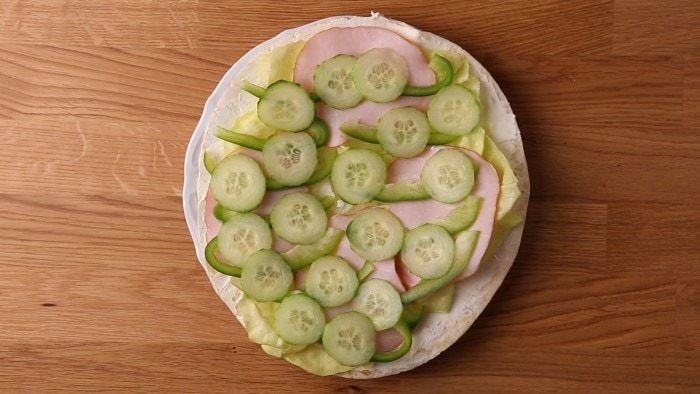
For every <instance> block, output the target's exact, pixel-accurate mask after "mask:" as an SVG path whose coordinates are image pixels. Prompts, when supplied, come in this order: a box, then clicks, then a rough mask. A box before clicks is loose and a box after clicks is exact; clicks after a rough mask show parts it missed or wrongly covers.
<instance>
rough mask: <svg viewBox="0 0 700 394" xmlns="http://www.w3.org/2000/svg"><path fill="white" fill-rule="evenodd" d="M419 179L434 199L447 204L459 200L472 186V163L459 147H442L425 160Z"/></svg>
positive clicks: (466, 194)
mask: <svg viewBox="0 0 700 394" xmlns="http://www.w3.org/2000/svg"><path fill="white" fill-rule="evenodd" d="M420 180H421V183H422V184H423V187H424V188H425V191H426V192H427V193H428V194H429V195H430V197H432V198H434V199H435V200H438V201H440V202H444V203H448V204H450V203H453V202H457V201H461V200H463V199H464V198H465V197H467V196H468V195H469V193H470V192H471V191H472V188H473V187H474V164H472V161H471V160H470V159H469V157H468V156H467V155H466V154H464V152H462V151H461V150H459V149H442V150H440V151H439V152H437V153H435V154H434V155H432V156H430V157H429V158H428V160H426V161H425V164H424V165H423V169H422V170H421V173H420Z"/></svg>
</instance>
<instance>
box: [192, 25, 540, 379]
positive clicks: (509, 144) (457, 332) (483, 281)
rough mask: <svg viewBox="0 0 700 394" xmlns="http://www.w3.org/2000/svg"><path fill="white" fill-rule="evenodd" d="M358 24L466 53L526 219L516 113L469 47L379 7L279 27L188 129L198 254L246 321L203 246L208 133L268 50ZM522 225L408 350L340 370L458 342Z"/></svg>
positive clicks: (233, 109)
mask: <svg viewBox="0 0 700 394" xmlns="http://www.w3.org/2000/svg"><path fill="white" fill-rule="evenodd" d="M355 26H376V27H382V28H384V29H388V30H391V31H394V32H396V33H398V34H400V35H401V36H403V37H404V38H406V39H408V40H409V41H412V42H414V43H416V44H418V45H419V46H421V47H423V48H431V49H434V50H446V51H454V52H457V53H460V54H463V55H464V56H465V57H466V58H467V60H468V62H469V65H470V74H471V75H473V76H475V77H476V78H478V80H479V81H480V83H481V89H480V100H481V103H482V104H483V106H484V112H483V113H482V122H483V123H484V124H485V125H486V127H485V128H486V129H487V130H488V134H489V136H490V137H491V139H492V140H493V141H494V142H495V143H496V145H497V147H498V149H499V150H500V151H501V152H502V153H503V154H504V156H505V158H506V159H507V160H508V162H509V164H510V166H511V168H512V169H513V171H514V173H515V176H516V178H517V189H519V192H520V197H519V198H518V200H517V202H516V203H515V205H514V206H513V209H512V210H511V213H514V214H517V215H519V217H520V218H522V219H523V222H524V219H525V214H526V210H527V204H528V197H529V190H530V182H529V176H528V171H527V164H526V160H525V155H524V151H523V145H522V140H521V136H520V131H519V129H518V125H517V123H516V120H515V115H514V114H513V112H512V110H511V108H510V105H509V103H508V101H507V99H506V97H505V95H504V94H503V92H502V91H501V89H500V88H499V87H498V85H497V84H496V82H495V81H494V80H493V78H492V77H491V76H490V75H489V73H488V72H487V71H486V69H485V68H484V67H483V66H482V65H481V64H479V62H478V61H477V60H476V59H474V58H473V57H472V56H471V55H469V54H468V53H467V52H466V51H464V50H463V49H462V48H460V47H458V46H457V45H455V44H453V43H452V42H449V41H447V40H445V39H443V38H441V37H439V36H436V35H434V34H431V33H427V32H421V31H419V30H417V29H415V28H414V27H411V26H409V25H407V24H405V23H402V22H399V21H395V20H391V19H387V18H385V17H383V16H381V15H379V14H376V13H373V14H372V15H371V16H370V17H357V16H340V17H331V18H327V19H322V20H319V21H316V22H313V23H310V24H308V25H305V26H301V27H298V28H295V29H291V30H288V31H284V32H282V33H280V34H279V35H278V36H276V37H274V38H272V39H270V40H268V41H266V42H264V43H262V44H260V45H259V46H257V47H256V48H254V49H253V50H251V51H250V52H249V53H247V54H246V55H245V56H243V57H242V58H241V59H240V60H239V61H238V62H237V63H236V64H235V65H234V66H233V67H231V69H230V70H229V71H228V72H227V73H226V74H225V75H224V77H223V78H222V80H221V81H220V83H219V84H218V86H217V87H216V89H215V90H214V92H213V94H212V95H211V96H210V98H209V99H208V100H207V102H206V105H205V108H204V113H203V115H202V117H201V119H200V121H199V123H198V124H197V127H196V129H195V131H194V133H193V135H192V138H191V141H190V144H189V146H188V149H187V153H186V157H185V182H184V189H183V206H184V210H185V216H186V219H187V224H188V227H189V230H190V233H191V235H192V238H193V240H194V244H195V248H196V252H197V257H198V260H199V262H200V264H201V265H202V267H203V268H204V270H205V271H206V273H207V275H208V276H209V279H210V281H211V283H212V286H213V287H214V289H215V290H216V292H217V294H218V295H219V296H220V297H221V299H222V300H223V301H224V302H225V303H226V305H227V306H228V307H229V308H230V310H231V311H232V312H233V313H234V314H235V315H236V316H237V318H238V319H239V321H241V323H242V324H244V323H243V321H242V319H241V316H240V313H239V310H238V305H239V303H240V302H241V299H242V296H243V294H242V292H241V291H240V290H238V288H236V287H235V286H233V285H232V284H231V278H230V277H229V276H226V275H223V274H221V273H219V272H217V271H215V270H213V269H212V268H211V267H210V266H209V265H208V264H207V262H206V259H205V257H204V248H205V246H206V224H205V220H204V217H205V211H204V207H205V203H204V200H205V196H206V194H207V189H208V183H209V174H208V172H207V171H206V169H205V168H204V165H203V160H202V157H203V152H204V151H205V150H207V151H213V152H218V153H219V154H220V155H222V156H223V154H224V152H223V151H222V149H223V148H222V147H221V144H220V140H219V139H217V138H216V137H214V135H213V134H214V131H215V130H216V128H217V126H220V125H230V124H232V122H233V120H234V119H235V118H236V117H237V116H239V115H241V114H242V113H243V112H244V111H245V110H246V109H248V108H250V106H251V105H253V104H254V103H255V101H256V98H255V97H252V96H251V95H249V94H248V93H246V92H243V91H242V90H241V89H240V86H241V83H242V81H244V80H247V81H250V82H253V83H261V82H265V81H261V78H260V73H259V71H260V70H259V69H258V65H257V63H256V59H258V58H259V57H260V56H266V55H268V54H270V53H271V52H272V50H273V49H275V48H280V47H284V46H286V45H289V44H293V43H295V42H298V41H299V40H306V39H308V38H309V37H311V36H313V35H314V34H315V33H317V32H319V31H322V30H325V29H328V28H332V27H355ZM298 50H299V48H297V46H295V45H289V51H290V53H294V51H298ZM514 186H515V184H514ZM522 231H523V223H520V224H518V225H516V226H515V227H514V228H513V229H512V230H511V231H510V232H508V233H507V235H506V236H505V238H504V239H503V241H502V243H501V246H500V247H499V248H497V249H496V250H490V251H489V253H488V254H487V256H486V258H485V260H484V261H482V263H481V267H480V268H479V270H478V271H477V273H476V274H474V275H472V276H470V277H468V278H467V279H465V280H463V281H461V282H459V283H458V284H457V285H456V286H455V297H454V302H453V304H452V307H451V310H450V311H449V312H447V313H430V314H426V316H425V317H424V318H423V321H422V322H421V324H420V325H419V327H418V328H417V329H416V330H415V331H414V332H413V347H412V349H411V351H410V352H409V353H408V354H407V355H406V356H404V357H402V358H400V359H398V360H396V361H393V362H389V363H374V364H373V365H372V366H371V367H369V368H366V367H356V368H355V369H353V370H351V371H348V372H345V373H342V374H340V375H339V376H343V377H347V378H357V379H366V378H377V377H382V376H387V375H393V374H397V373H400V372H404V371H408V370H411V369H413V368H415V367H417V366H419V365H422V364H424V363H426V362H428V361H429V360H431V359H433V358H435V357H436V356H437V355H439V354H440V353H441V352H443V351H444V350H446V349H447V348H448V347H449V346H451V345H452V344H453V343H455V342H456V341H457V340H458V339H459V338H460V337H461V336H462V335H463V334H464V333H465V332H466V331H467V329H469V327H470V326H471V325H472V324H473V323H474V321H475V320H476V318H477V317H478V316H479V314H481V312H482V311H483V310H484V308H485V307H486V305H487V304H488V302H489V301H490V300H491V298H492V297H493V295H494V293H495V292H496V290H497V289H498V287H499V286H500V285H501V283H502V281H503V279H504V277H505V275H506V273H507V272H508V270H509V269H510V267H511V265H512V264H513V261H514V260H515V257H516V254H517V251H518V248H519V246H520V241H521V237H522ZM494 238H496V237H495V236H494ZM244 325H245V324H244Z"/></svg>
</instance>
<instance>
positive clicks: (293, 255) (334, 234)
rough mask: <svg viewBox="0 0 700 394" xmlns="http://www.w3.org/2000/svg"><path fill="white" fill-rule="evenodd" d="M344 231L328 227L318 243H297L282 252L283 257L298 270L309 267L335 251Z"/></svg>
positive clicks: (293, 268)
mask: <svg viewBox="0 0 700 394" xmlns="http://www.w3.org/2000/svg"><path fill="white" fill-rule="evenodd" d="M343 235H344V232H343V231H342V230H338V229H337V228H333V227H328V229H326V233H325V234H324V235H323V237H321V239H319V240H318V241H317V242H316V243H313V244H311V245H296V246H295V247H293V248H292V249H290V250H288V251H286V252H284V253H282V258H283V259H284V260H285V261H286V262H287V264H289V266H290V267H292V270H294V271H298V270H300V269H302V268H305V267H308V266H309V265H310V264H311V263H313V262H314V261H316V260H318V259H319V258H321V257H323V256H326V255H329V254H331V253H333V252H334V251H335V250H336V249H337V248H338V245H339V244H340V241H341V240H342V239H343Z"/></svg>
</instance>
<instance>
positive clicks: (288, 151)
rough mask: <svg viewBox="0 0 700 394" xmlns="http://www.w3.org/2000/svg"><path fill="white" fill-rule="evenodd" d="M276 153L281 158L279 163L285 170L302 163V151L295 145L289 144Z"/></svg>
mask: <svg viewBox="0 0 700 394" xmlns="http://www.w3.org/2000/svg"><path fill="white" fill-rule="evenodd" d="M275 153H277V156H278V157H279V158H280V159H279V162H280V164H282V166H283V167H284V168H285V169H290V168H291V167H292V166H293V165H295V164H299V162H301V150H300V149H299V148H297V147H296V146H295V145H294V144H291V143H287V144H284V147H282V148H280V149H278V150H277V151H276V152H275Z"/></svg>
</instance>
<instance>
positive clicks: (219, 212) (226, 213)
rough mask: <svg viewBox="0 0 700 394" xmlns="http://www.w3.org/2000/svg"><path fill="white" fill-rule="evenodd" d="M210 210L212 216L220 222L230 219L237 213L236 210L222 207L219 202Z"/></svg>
mask: <svg viewBox="0 0 700 394" xmlns="http://www.w3.org/2000/svg"><path fill="white" fill-rule="evenodd" d="M212 212H213V214H214V217H215V218H216V219H217V220H218V221H220V222H222V223H223V222H226V221H228V220H229V219H231V218H232V217H234V216H236V215H238V212H236V211H231V210H228V209H226V208H224V206H223V205H221V204H216V205H215V206H214V209H213V210H212Z"/></svg>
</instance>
